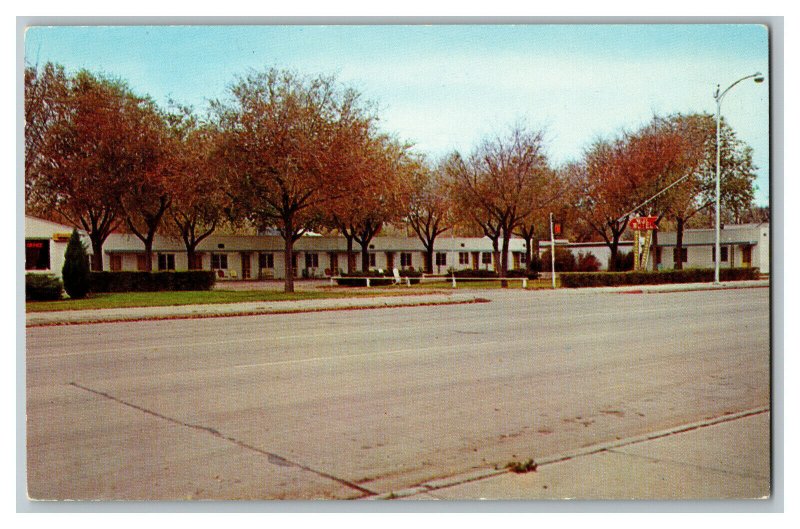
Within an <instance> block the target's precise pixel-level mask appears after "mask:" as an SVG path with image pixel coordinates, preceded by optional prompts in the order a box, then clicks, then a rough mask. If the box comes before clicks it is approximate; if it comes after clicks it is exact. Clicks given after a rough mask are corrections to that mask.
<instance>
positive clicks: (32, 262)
mask: <svg viewBox="0 0 800 529" xmlns="http://www.w3.org/2000/svg"><path fill="white" fill-rule="evenodd" d="M25 270H50V241H49V240H31V239H27V240H26V241H25Z"/></svg>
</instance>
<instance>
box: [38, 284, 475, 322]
mask: <svg viewBox="0 0 800 529" xmlns="http://www.w3.org/2000/svg"><path fill="white" fill-rule="evenodd" d="M479 299H480V298H479V296H477V295H476V294H475V292H472V293H457V292H452V293H450V292H446V293H441V294H423V293H419V294H411V295H408V296H376V297H353V298H330V299H309V300H299V301H255V302H247V303H218V304H208V305H171V306H163V307H130V308H119V309H91V310H64V311H53V312H29V313H27V314H26V315H25V318H26V320H25V321H26V326H27V327H36V326H41V325H65V324H76V323H100V322H115V321H138V320H164V319H179V318H208V317H219V316H244V315H260V314H287V313H293V312H316V311H324V310H344V309H364V308H380V307H416V306H424V305H444V304H456V303H475V302H477V301H479Z"/></svg>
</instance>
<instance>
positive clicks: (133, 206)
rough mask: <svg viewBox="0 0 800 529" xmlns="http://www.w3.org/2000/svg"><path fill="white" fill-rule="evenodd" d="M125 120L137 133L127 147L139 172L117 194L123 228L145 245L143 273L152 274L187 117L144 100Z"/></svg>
mask: <svg viewBox="0 0 800 529" xmlns="http://www.w3.org/2000/svg"><path fill="white" fill-rule="evenodd" d="M127 118H128V119H129V121H130V126H131V128H132V130H134V131H135V132H136V134H135V136H134V138H135V139H134V141H132V142H131V145H130V148H131V149H132V150H133V151H134V152H135V153H137V154H138V160H137V165H136V168H137V170H138V171H137V174H136V175H135V177H134V178H132V179H131V183H130V185H129V186H128V188H127V189H126V190H125V192H124V193H123V194H122V195H120V207H121V209H122V211H123V214H124V217H125V226H126V228H127V229H128V230H129V231H130V232H131V233H133V234H134V235H135V236H136V238H138V239H139V240H140V241H142V243H143V244H144V258H145V259H144V270H145V271H147V272H151V271H152V270H153V241H154V239H155V236H156V232H158V230H159V228H160V227H161V221H162V219H163V218H164V215H165V214H166V212H167V209H168V208H169V206H170V204H171V202H172V195H171V186H170V182H169V181H170V179H171V178H172V177H173V176H174V174H175V169H176V168H175V164H176V159H177V157H178V153H179V150H180V138H181V136H182V135H183V128H184V127H185V126H186V125H185V124H184V123H183V121H184V119H187V118H186V117H185V116H182V115H179V114H173V115H164V114H162V113H161V112H160V111H159V110H158V109H157V108H156V106H155V104H154V103H153V102H152V101H150V100H143V101H142V104H140V105H139V106H137V107H136V108H135V109H134V110H133V111H132V112H130V113H129V115H128V116H127ZM168 122H169V123H168Z"/></svg>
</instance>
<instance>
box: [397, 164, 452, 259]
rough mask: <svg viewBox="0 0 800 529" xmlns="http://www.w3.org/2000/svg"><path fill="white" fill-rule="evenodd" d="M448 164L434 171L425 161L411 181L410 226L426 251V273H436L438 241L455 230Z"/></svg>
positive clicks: (418, 167)
mask: <svg viewBox="0 0 800 529" xmlns="http://www.w3.org/2000/svg"><path fill="white" fill-rule="evenodd" d="M445 170H446V168H445V162H444V161H443V162H440V163H439V164H438V165H437V167H436V168H433V169H432V168H430V167H429V166H428V165H427V162H425V161H424V160H421V161H420V163H419V164H418V165H417V170H416V171H414V174H413V175H412V177H411V186H412V191H411V196H410V199H409V204H408V214H407V216H406V222H407V223H408V225H409V226H411V229H412V230H414V233H415V234H416V235H417V237H418V238H419V240H420V241H421V242H422V245H423V246H424V247H425V273H428V274H431V273H433V255H434V244H435V242H436V238H437V237H438V236H439V235H441V234H442V233H444V232H445V231H447V230H449V229H450V228H451V222H452V220H453V219H452V208H451V201H450V197H449V195H448V188H447V181H446V176H445Z"/></svg>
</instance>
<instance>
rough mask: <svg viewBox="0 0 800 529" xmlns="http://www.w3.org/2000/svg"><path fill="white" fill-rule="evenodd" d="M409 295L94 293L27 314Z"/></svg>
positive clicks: (345, 291)
mask: <svg viewBox="0 0 800 529" xmlns="http://www.w3.org/2000/svg"><path fill="white" fill-rule="evenodd" d="M412 293H413V294H422V293H423V292H420V291H414V292H409V290H408V289H400V288H399V287H387V288H371V289H369V290H367V289H366V288H342V289H338V288H337V289H324V290H321V291H319V292H314V291H300V292H294V293H292V294H287V293H285V292H279V291H271V290H248V291H234V290H210V291H188V292H119V293H117V292H115V293H108V294H90V295H89V297H87V298H85V299H65V300H61V301H31V302H27V303H25V310H26V311H27V312H49V311H57V310H82V309H114V308H127V307H161V306H169V305H204V304H212V303H239V302H246V301H288V300H302V299H325V298H348V297H365V296H400V295H403V294H412Z"/></svg>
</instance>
